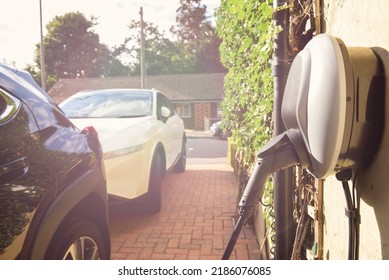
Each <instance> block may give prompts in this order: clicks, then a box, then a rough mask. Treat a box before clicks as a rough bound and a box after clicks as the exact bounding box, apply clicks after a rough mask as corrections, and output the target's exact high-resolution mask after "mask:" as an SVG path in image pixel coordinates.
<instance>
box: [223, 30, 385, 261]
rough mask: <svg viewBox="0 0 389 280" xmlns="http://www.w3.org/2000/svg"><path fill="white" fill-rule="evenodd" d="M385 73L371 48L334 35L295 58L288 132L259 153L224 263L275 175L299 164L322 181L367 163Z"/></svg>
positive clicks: (379, 120)
mask: <svg viewBox="0 0 389 280" xmlns="http://www.w3.org/2000/svg"><path fill="white" fill-rule="evenodd" d="M383 74H384V73H383V67H382V62H381V60H380V58H379V57H378V56H377V55H376V53H375V52H374V51H373V49H370V48H364V47H350V48H347V47H346V46H345V44H344V43H343V42H342V41H341V40H340V39H337V38H335V37H333V36H331V35H328V34H321V35H318V36H316V37H314V38H313V39H312V40H311V41H310V42H309V43H308V44H307V45H306V47H305V48H304V49H303V50H302V51H301V52H300V53H298V54H297V56H296V57H295V58H294V60H293V63H292V66H291V68H290V71H289V75H288V79H287V82H286V85H285V92H284V97H283V102H282V109H281V115H282V119H283V121H284V124H285V127H286V131H285V132H284V133H282V134H280V135H278V136H276V137H274V138H273V139H272V140H270V141H269V142H268V143H267V144H266V145H265V146H264V147H262V148H261V149H260V151H259V153H258V162H257V164H256V166H255V168H254V169H253V172H252V174H251V176H250V179H249V182H248V184H247V186H246V188H245V191H244V193H243V195H242V198H241V200H240V203H239V206H240V216H239V219H238V221H237V223H236V225H235V228H234V232H233V234H232V236H231V239H230V243H229V244H228V246H227V248H226V250H225V253H224V255H223V259H228V258H229V256H230V253H231V252H232V249H233V247H234V245H235V242H236V239H237V238H238V235H239V232H240V231H241V228H242V226H243V224H244V223H245V221H246V220H247V219H248V218H249V217H250V216H251V214H252V213H253V211H254V209H255V206H256V205H257V203H258V201H259V200H260V199H261V198H262V195H263V189H264V187H263V186H264V183H265V180H266V178H267V176H268V175H270V174H271V173H273V172H275V171H277V170H280V169H285V168H288V167H291V166H294V165H300V166H301V167H303V168H306V169H307V170H308V172H310V173H311V174H312V175H313V176H315V177H316V178H326V177H327V176H329V175H331V174H335V173H339V172H341V171H343V170H350V169H352V168H356V167H357V168H365V167H366V166H368V164H369V163H370V162H371V160H372V159H373V157H374V154H375V152H376V150H377V148H378V145H379V142H380V139H381V135H382V130H383V116H384V115H383V113H384V102H383V101H384V89H385V83H384V75H383Z"/></svg>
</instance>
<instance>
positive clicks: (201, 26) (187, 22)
mask: <svg viewBox="0 0 389 280" xmlns="http://www.w3.org/2000/svg"><path fill="white" fill-rule="evenodd" d="M176 12H177V16H176V25H175V26H172V27H171V29H170V31H171V32H172V33H173V35H174V36H175V37H176V38H177V40H178V41H179V42H181V44H182V46H184V47H185V50H186V51H187V53H188V54H189V55H193V57H194V64H195V69H194V71H195V72H201V73H211V72H225V70H226V69H225V68H224V67H223V65H222V64H221V62H220V53H219V46H220V43H221V41H220V39H219V38H218V36H217V35H216V31H215V28H214V27H213V26H212V23H211V21H209V19H208V18H207V15H206V13H207V6H206V5H202V4H201V0H180V6H179V8H178V9H177V11H176Z"/></svg>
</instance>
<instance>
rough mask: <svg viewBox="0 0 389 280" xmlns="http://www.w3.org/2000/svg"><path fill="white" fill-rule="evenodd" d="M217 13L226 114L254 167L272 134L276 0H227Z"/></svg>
mask: <svg viewBox="0 0 389 280" xmlns="http://www.w3.org/2000/svg"><path fill="white" fill-rule="evenodd" d="M216 16H217V25H216V29H217V34H218V35H219V36H220V38H221V39H222V43H221V46H220V52H221V60H222V63H223V64H224V66H225V67H226V68H227V69H228V73H227V75H226V77H225V98H224V101H223V103H222V107H223V116H224V119H225V124H226V126H228V127H229V128H231V129H232V132H233V139H234V141H235V142H236V143H237V145H238V148H239V150H240V151H241V152H242V153H243V155H244V163H245V164H246V165H248V166H250V165H251V164H253V162H254V161H255V154H256V151H258V149H259V148H260V147H261V146H262V145H264V144H265V143H267V142H268V140H269V139H270V137H271V135H272V109H273V77H272V74H271V61H272V52H273V40H274V34H275V32H276V30H275V28H274V27H273V24H272V16H273V7H272V1H266V0H261V1H258V0H246V1H240V0H221V3H220V7H219V9H218V11H217V14H216Z"/></svg>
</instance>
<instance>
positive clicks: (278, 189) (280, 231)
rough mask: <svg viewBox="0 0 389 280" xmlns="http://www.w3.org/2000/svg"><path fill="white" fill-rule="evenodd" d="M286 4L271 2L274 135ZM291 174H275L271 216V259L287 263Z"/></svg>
mask: <svg viewBox="0 0 389 280" xmlns="http://www.w3.org/2000/svg"><path fill="white" fill-rule="evenodd" d="M288 2H289V1H288V0H274V2H273V3H274V4H273V6H274V9H275V10H276V12H275V14H274V22H275V24H276V25H277V26H281V27H282V31H281V32H279V33H278V34H277V35H276V37H275V42H274V43H275V44H274V63H273V75H274V107H273V110H274V134H275V135H279V134H281V133H282V132H284V131H285V126H284V123H283V121H282V118H281V104H282V99H283V96H284V89H285V83H286V79H287V76H288V71H289V67H290V58H289V57H288V51H287V50H288V29H289V9H288V8H286V9H285V8H284V9H279V8H280V7H281V6H283V5H285V4H288ZM293 185H294V183H293V171H292V169H291V168H288V169H285V170H283V171H278V172H275V173H274V214H275V224H274V228H275V231H276V235H275V247H274V251H273V252H274V259H276V260H289V259H290V258H291V256H292V250H293V241H294V235H295V223H294V221H293V204H292V199H293V196H292V195H293Z"/></svg>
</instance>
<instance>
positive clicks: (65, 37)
mask: <svg viewBox="0 0 389 280" xmlns="http://www.w3.org/2000/svg"><path fill="white" fill-rule="evenodd" d="M96 24H97V23H96V22H95V18H93V17H92V18H91V20H88V19H86V18H85V16H84V15H83V14H82V13H80V12H71V13H66V14H65V15H63V16H56V17H55V18H54V19H53V20H51V21H50V22H49V23H48V24H47V26H46V28H47V35H46V36H45V37H44V40H43V44H44V48H45V62H46V71H47V75H48V80H49V81H50V80H51V83H52V82H55V81H57V80H58V79H60V78H78V77H99V76H102V75H112V74H123V72H125V71H126V68H125V67H124V66H123V65H121V63H120V61H119V60H118V59H116V58H115V57H113V56H111V53H110V51H109V49H108V47H107V46H106V45H104V44H101V43H100V40H99V36H98V35H97V34H96V33H94V31H93V30H92V28H93V26H95V25H96ZM35 63H36V64H37V65H38V68H39V69H40V68H41V67H40V45H39V44H37V48H36V51H35Z"/></svg>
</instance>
